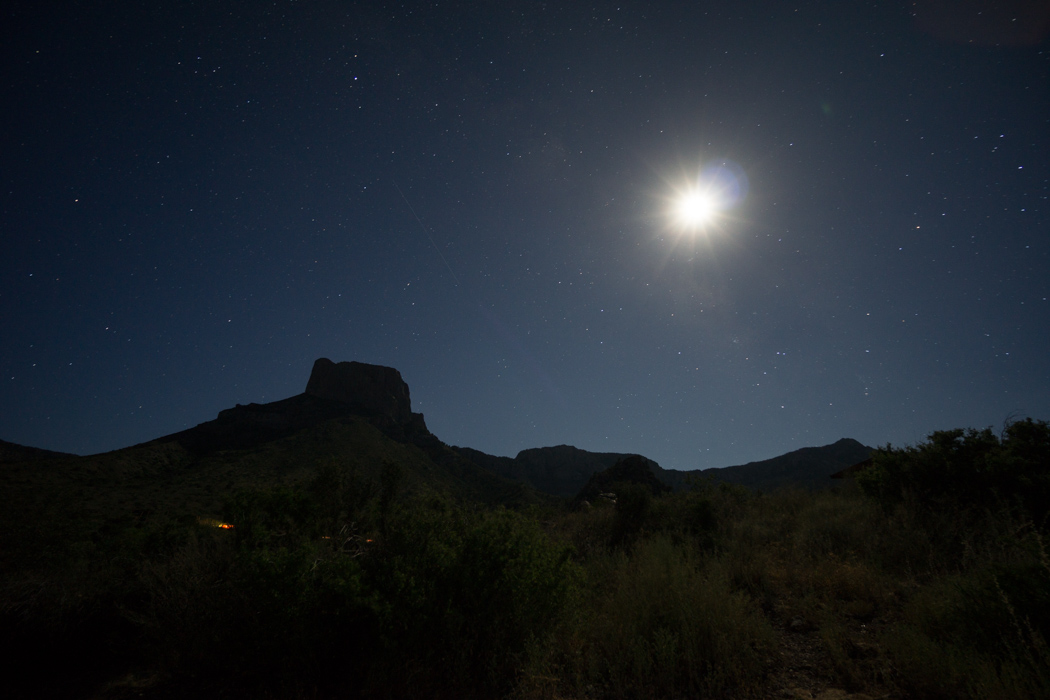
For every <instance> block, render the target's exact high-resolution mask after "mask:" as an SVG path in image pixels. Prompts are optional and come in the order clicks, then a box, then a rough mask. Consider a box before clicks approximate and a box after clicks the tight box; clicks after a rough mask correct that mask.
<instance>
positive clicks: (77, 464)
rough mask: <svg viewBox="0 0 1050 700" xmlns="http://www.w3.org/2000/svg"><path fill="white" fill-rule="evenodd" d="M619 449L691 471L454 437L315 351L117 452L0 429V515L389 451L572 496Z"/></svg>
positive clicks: (809, 468) (161, 504)
mask: <svg viewBox="0 0 1050 700" xmlns="http://www.w3.org/2000/svg"><path fill="white" fill-rule="evenodd" d="M870 452H871V448H868V447H866V446H864V445H862V444H860V443H859V442H857V441H856V440H850V439H843V440H839V441H838V442H836V443H834V444H832V445H826V446H823V447H810V448H804V449H801V450H796V451H794V452H791V453H788V454H785V455H781V456H779V457H775V458H773V459H769V460H764V461H761V462H752V463H749V464H745V465H740V466H735V467H726V468H724V469H709V470H706V471H703V472H699V474H700V475H701V476H703V477H710V478H713V479H714V480H716V481H724V482H729V483H739V484H744V485H746V486H750V487H752V488H757V489H761V490H770V489H773V488H776V487H779V486H786V485H795V486H802V487H805V488H819V487H823V486H828V485H831V484H833V483H835V482H833V481H831V480H830V478H829V477H830V475H831V474H832V473H834V472H837V471H839V470H842V469H843V468H845V467H849V466H851V465H853V464H856V463H857V462H861V461H863V460H864V459H866V458H867V457H868V455H869V453H870ZM628 457H638V459H642V460H644V462H645V464H646V465H647V468H648V469H649V470H651V471H652V473H653V474H655V475H656V477H657V478H658V479H659V480H660V481H662V482H663V483H665V484H667V485H668V486H670V487H673V488H675V489H680V488H683V487H684V486H685V485H686V476H687V475H689V474H696V473H697V472H683V471H677V470H671V469H662V468H661V467H660V465H658V464H657V463H656V462H653V461H652V460H649V459H646V458H644V457H640V456H636V455H630V454H621V453H610V452H589V451H587V450H582V449H579V448H576V447H573V446H571V445H558V446H554V447H540V448H533V449H527V450H522V451H521V452H519V453H518V454H517V456H516V457H513V458H510V457H498V456H494V455H489V454H486V453H484V452H481V451H479V450H474V449H471V448H469V447H450V446H448V445H446V444H445V443H444V442H442V441H441V440H440V439H438V438H437V437H436V436H435V435H433V434H432V433H431V432H430V431H429V430H428V429H427V427H426V422H425V421H424V418H423V415H422V414H421V413H413V412H412V410H411V399H410V394H409V388H408V385H407V384H406V383H405V381H404V380H403V379H402V377H401V374H400V372H398V371H397V370H396V369H393V368H391V367H382V366H379V365H370V364H365V363H361V362H339V363H335V362H332V361H331V360H328V359H326V358H321V359H318V360H317V361H316V362H315V363H314V365H313V369H312V371H311V373H310V378H309V380H308V382H307V384H306V389H305V391H304V392H303V393H301V394H297V395H295V396H292V397H289V398H286V399H282V400H279V401H274V402H271V403H265V404H255V403H252V404H247V405H240V404H238V405H236V406H234V407H233V408H229V409H226V410H224V411H221V412H220V413H219V414H218V416H217V417H216V418H215V419H214V420H210V421H206V422H204V423H201V424H199V425H197V426H194V427H193V428H189V429H187V430H182V431H179V432H177V433H172V434H170V435H166V436H163V437H159V438H156V439H154V440H150V441H148V442H145V443H141V444H139V445H133V446H131V447H127V448H123V449H120V450H115V451H113V452H108V453H104V454H99V455H88V456H83V457H81V456H76V455H68V454H63V453H58V452H50V451H47V450H40V449H37V448H32V447H25V446H21V445H16V444H13V443H8V442H0V465H2V466H0V497H2V498H3V502H4V503H5V504H6V505H5V508H4V509H0V510H2V511H3V515H0V527H2V529H3V531H4V532H6V533H7V535H10V536H12V537H14V536H16V534H17V532H18V531H19V530H20V529H24V527H26V526H27V525H26V524H27V523H32V522H36V521H37V520H39V519H41V518H43V519H45V520H46V518H47V517H48V515H47V514H48V513H53V512H58V511H63V512H66V511H68V512H69V513H73V514H76V518H75V519H79V520H80V521H83V523H84V526H85V527H89V528H93V527H97V526H99V524H100V523H104V522H105V521H107V520H112V519H113V518H118V519H119V518H127V517H132V516H131V515H129V514H134V517H135V518H144V517H145V518H148V517H150V516H151V515H157V516H158V517H159V516H160V515H162V514H165V513H167V514H169V515H171V514H175V513H182V514H185V513H187V512H193V513H196V514H198V515H200V516H204V515H206V514H208V513H216V512H218V510H219V509H220V508H221V503H222V500H223V498H224V497H225V496H226V495H228V494H230V493H232V492H234V491H236V490H238V489H245V488H248V489H252V488H269V487H274V486H282V485H294V484H300V483H303V482H305V481H306V480H308V479H309V478H311V475H312V474H314V473H316V471H317V469H318V468H319V467H320V466H322V465H332V464H335V465H339V466H340V468H346V469H351V470H353V471H354V472H355V473H356V474H358V475H359V476H361V477H363V478H366V479H367V478H376V477H378V475H379V472H380V471H381V470H382V468H383V465H384V464H388V463H395V464H398V465H400V466H401V467H402V469H403V470H404V472H405V485H406V488H409V489H412V488H424V487H425V488H429V489H437V490H439V491H442V492H445V493H448V494H450V495H453V496H455V497H457V498H465V499H471V500H475V501H479V502H484V503H492V504H496V503H503V504H507V505H511V504H515V503H529V502H537V501H542V500H544V499H546V498H548V497H549V496H558V497H563V498H571V497H572V496H574V495H576V494H578V493H579V492H580V490H581V489H583V488H584V487H585V486H586V484H587V483H588V481H589V480H590V479H591V477H592V476H593V475H595V474H598V473H600V472H603V471H605V470H608V469H609V468H610V467H613V466H614V465H616V464H617V463H619V462H621V461H622V460H624V459H625V458H628ZM545 494H547V495H545ZM67 520H70V519H69V518H67Z"/></svg>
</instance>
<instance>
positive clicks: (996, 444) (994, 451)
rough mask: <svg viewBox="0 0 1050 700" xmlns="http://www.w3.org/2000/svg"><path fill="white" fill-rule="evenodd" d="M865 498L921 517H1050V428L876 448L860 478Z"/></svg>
mask: <svg viewBox="0 0 1050 700" xmlns="http://www.w3.org/2000/svg"><path fill="white" fill-rule="evenodd" d="M857 481H858V482H859V483H860V486H861V488H862V489H863V490H864V492H865V493H866V494H868V495H869V496H871V497H873V498H874V499H876V500H877V501H878V502H879V503H881V504H883V505H884V506H885V507H888V508H889V507H893V506H895V505H898V504H901V503H904V502H910V503H913V504H915V506H916V507H917V508H918V509H920V510H923V511H936V510H940V509H946V508H947V509H953V510H959V511H963V512H965V513H968V514H970V515H971V516H972V515H978V514H980V513H982V512H984V511H986V510H989V509H1001V508H1010V507H1014V506H1020V507H1022V508H1024V509H1025V511H1026V512H1027V513H1028V514H1029V515H1030V517H1032V518H1034V519H1035V521H1036V522H1037V523H1040V524H1045V523H1046V519H1047V515H1048V513H1050V425H1048V424H1047V423H1046V421H1033V420H1032V419H1031V418H1027V419H1025V420H1023V421H1017V422H1014V423H1011V424H1010V425H1008V426H1007V427H1006V429H1005V430H1004V433H1003V436H1002V438H999V437H997V436H996V435H994V434H993V433H992V431H991V429H989V428H985V429H984V430H980V431H978V430H975V429H972V428H970V429H966V430H963V429H957V430H946V431H938V432H934V433H932V434H931V435H930V436H929V438H928V439H927V441H926V442H925V443H922V444H920V445H918V446H917V447H906V448H903V449H895V448H893V447H891V446H889V445H887V446H886V447H884V448H880V449H878V450H877V451H876V452H875V454H874V456H873V461H872V466H871V467H870V468H869V469H867V470H864V471H862V472H860V473H859V474H858V475H857Z"/></svg>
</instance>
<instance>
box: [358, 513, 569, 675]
mask: <svg viewBox="0 0 1050 700" xmlns="http://www.w3.org/2000/svg"><path fill="white" fill-rule="evenodd" d="M365 567H366V572H367V574H368V576H369V580H370V581H371V582H373V584H374V585H375V587H376V593H377V594H378V595H379V596H381V599H382V600H383V601H384V603H383V605H384V608H383V615H384V628H383V634H384V643H385V645H386V648H387V650H388V652H389V657H388V659H387V660H386V661H387V666H386V668H387V671H388V672H389V674H390V675H389V676H388V677H387V679H386V681H385V683H386V684H388V687H394V686H396V687H400V688H401V689H402V690H403V691H404V692H405V693H409V694H411V693H412V692H421V691H426V692H431V693H433V692H452V691H453V690H456V692H459V693H464V692H480V693H483V694H485V693H487V694H491V693H493V692H499V691H505V690H507V689H508V688H509V687H510V686H511V684H512V683H513V682H514V680H515V679H516V676H517V673H518V671H519V669H520V668H521V665H522V664H523V663H524V658H525V654H526V652H527V650H528V648H529V647H530V645H532V644H534V643H535V642H537V641H542V640H545V639H546V637H547V636H548V635H549V634H550V633H551V631H552V630H553V628H554V625H555V624H557V622H558V621H559V619H560V616H561V613H562V610H563V609H564V608H565V606H566V605H567V604H568V603H569V601H570V600H572V598H573V596H574V595H575V590H576V580H577V574H576V573H575V572H576V567H575V565H574V564H573V563H572V562H571V561H570V559H569V549H568V548H567V547H565V546H563V545H559V544H557V543H555V542H554V541H553V540H551V539H550V537H549V536H548V535H547V534H546V533H544V532H543V531H542V529H541V528H540V527H539V525H538V523H536V522H535V521H532V520H529V519H528V518H525V517H524V516H521V515H519V514H517V513H514V512H511V511H506V510H497V511H494V512H478V513H472V512H468V511H465V510H463V509H461V508H459V507H456V506H454V505H452V504H449V503H448V502H443V501H441V500H440V499H438V500H436V501H432V502H430V503H428V504H423V505H416V506H415V507H412V508H406V509H403V510H402V511H401V513H400V515H399V516H398V518H397V520H396V521H395V522H393V523H391V527H390V531H389V534H388V536H387V537H386V538H385V539H384V540H383V542H382V544H381V547H380V548H378V549H377V553H376V555H375V556H372V557H369V558H368V560H367V562H366V564H365ZM406 670H407V671H408V673H406Z"/></svg>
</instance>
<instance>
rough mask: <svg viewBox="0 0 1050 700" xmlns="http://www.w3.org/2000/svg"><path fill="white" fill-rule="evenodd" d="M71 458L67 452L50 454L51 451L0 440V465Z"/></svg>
mask: <svg viewBox="0 0 1050 700" xmlns="http://www.w3.org/2000/svg"><path fill="white" fill-rule="evenodd" d="M72 456H73V455H71V454H69V453H68V452H52V451H51V450H42V449H40V448H39V447H27V446H25V445H18V444H15V443H13V442H8V441H7V440H0V463H3V462H21V461H24V460H34V459H53V458H55V457H72Z"/></svg>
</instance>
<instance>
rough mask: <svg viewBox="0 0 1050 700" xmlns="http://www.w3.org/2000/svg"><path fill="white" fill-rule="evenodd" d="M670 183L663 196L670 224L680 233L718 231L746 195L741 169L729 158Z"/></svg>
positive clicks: (746, 186) (745, 184)
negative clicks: (668, 190)
mask: <svg viewBox="0 0 1050 700" xmlns="http://www.w3.org/2000/svg"><path fill="white" fill-rule="evenodd" d="M683 180H684V181H680V183H679V184H677V185H675V184H671V183H668V184H669V185H670V189H671V192H670V193H669V195H668V196H667V197H666V199H665V201H666V202H667V209H666V217H667V220H668V224H669V227H670V228H671V229H672V230H673V231H676V232H678V233H679V234H699V233H701V232H705V231H710V230H712V229H718V230H721V229H722V228H723V227H724V226H723V225H724V223H726V222H727V220H728V219H729V218H730V215H729V210H731V209H733V208H735V207H736V206H737V205H739V204H740V203H741V202H742V201H743V200H744V197H746V196H747V191H748V181H747V176H746V175H745V174H744V171H743V169H742V168H740V167H739V166H738V165H736V164H735V163H733V162H731V161H728V160H721V161H715V162H712V163H708V164H707V165H705V166H704V167H702V168H700V169H699V171H698V172H697V173H696V175H694V176H692V177H686V178H683Z"/></svg>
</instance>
